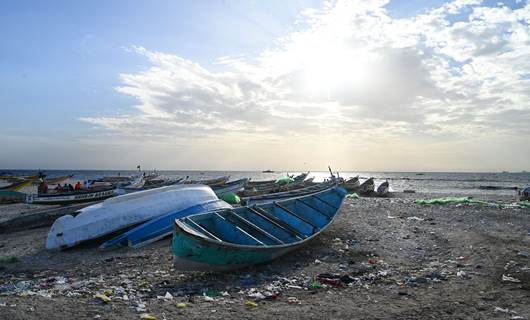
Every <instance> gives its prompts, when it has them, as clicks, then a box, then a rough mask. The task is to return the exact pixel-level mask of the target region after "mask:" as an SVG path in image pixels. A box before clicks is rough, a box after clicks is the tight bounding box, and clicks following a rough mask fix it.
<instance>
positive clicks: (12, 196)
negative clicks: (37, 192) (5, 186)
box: [0, 190, 27, 204]
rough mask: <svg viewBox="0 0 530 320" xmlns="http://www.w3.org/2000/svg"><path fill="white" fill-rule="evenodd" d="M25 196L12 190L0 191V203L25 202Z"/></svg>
mask: <svg viewBox="0 0 530 320" xmlns="http://www.w3.org/2000/svg"><path fill="white" fill-rule="evenodd" d="M26 197H27V195H26V194H25V193H22V192H17V191H13V190H0V203H2V204H4V203H22V202H26Z"/></svg>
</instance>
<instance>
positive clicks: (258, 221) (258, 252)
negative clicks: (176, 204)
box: [172, 187, 347, 271]
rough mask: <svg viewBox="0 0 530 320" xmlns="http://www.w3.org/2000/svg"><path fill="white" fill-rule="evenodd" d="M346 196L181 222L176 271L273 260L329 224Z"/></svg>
mask: <svg viewBox="0 0 530 320" xmlns="http://www.w3.org/2000/svg"><path fill="white" fill-rule="evenodd" d="M346 193H347V192H346V190H344V189H342V188H340V187H334V188H331V189H328V190H325V191H321V192H319V193H316V194H312V195H307V196H303V197H299V198H294V199H289V200H285V201H278V202H273V203H267V204H263V205H255V206H248V207H243V208H237V209H232V210H218V211H215V212H208V213H204V214H197V215H192V216H188V217H186V218H181V219H177V220H176V221H175V230H174V233H173V242H172V252H173V256H174V264H175V267H176V268H177V269H179V270H192V271H222V270H231V269H238V268H243V267H247V266H250V265H254V264H260V263H265V262H268V261H271V260H273V259H275V258H277V257H280V256H282V255H284V254H286V253H287V252H289V251H292V250H295V249H297V248H299V247H301V246H303V245H304V244H305V243H307V242H308V241H310V240H311V239H312V238H314V237H316V236H318V235H319V234H320V233H321V232H323V231H324V230H325V229H326V228H327V227H328V226H329V225H331V223H332V222H333V220H334V218H335V217H336V214H337V212H338V210H339V208H340V206H341V204H342V201H343V199H344V197H345V196H346Z"/></svg>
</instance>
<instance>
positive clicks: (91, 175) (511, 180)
mask: <svg viewBox="0 0 530 320" xmlns="http://www.w3.org/2000/svg"><path fill="white" fill-rule="evenodd" d="M36 171H37V170H7V169H0V174H2V173H11V174H13V175H17V176H24V175H30V174H35V172H36ZM157 172H158V173H159V174H160V175H161V176H162V177H165V178H177V177H182V178H185V177H186V176H189V177H190V179H211V178H217V177H220V176H226V175H227V176H230V179H231V180H235V179H240V178H251V179H252V180H271V179H276V178H280V177H282V176H285V175H286V174H287V173H289V174H299V173H301V172H300V171H290V172H285V171H284V172H274V173H262V172H260V171H157ZM118 173H119V174H121V175H123V176H129V175H135V174H137V173H138V171H135V170H129V171H127V170H77V171H76V170H47V171H46V174H47V175H48V177H50V178H53V177H58V176H63V175H69V174H73V175H74V177H73V178H72V179H71V183H72V182H76V181H83V180H86V179H96V178H100V177H103V176H116V175H118ZM339 175H340V176H341V177H344V178H348V177H353V176H357V175H358V176H359V177H360V179H361V181H363V180H364V179H367V178H369V177H374V178H375V181H376V185H378V184H379V183H381V182H383V181H385V180H387V179H388V181H389V183H390V188H391V190H393V191H403V190H405V189H411V190H415V191H416V192H428V193H452V194H462V195H465V194H496V195H513V194H516V193H517V191H516V190H512V189H511V188H514V187H517V188H521V187H523V186H525V185H529V184H530V173H528V172H518V173H515V172H514V173H500V172H499V173H484V172H481V173H471V172H470V173H456V172H455V173H451V172H424V173H422V172H339ZM309 176H310V177H314V178H315V180H314V181H323V180H324V179H325V178H328V177H329V172H327V171H314V172H310V174H309ZM484 186H490V187H498V188H500V189H497V190H484V189H481V188H480V187H484Z"/></svg>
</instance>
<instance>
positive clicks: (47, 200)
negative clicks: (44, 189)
mask: <svg viewBox="0 0 530 320" xmlns="http://www.w3.org/2000/svg"><path fill="white" fill-rule="evenodd" d="M115 191H116V188H115V187H97V188H90V189H81V190H75V191H69V192H51V193H44V194H42V193H41V194H32V195H28V198H27V202H28V203H33V204H71V203H79V202H89V201H98V200H105V199H107V198H110V197H113V196H115V195H116V194H115Z"/></svg>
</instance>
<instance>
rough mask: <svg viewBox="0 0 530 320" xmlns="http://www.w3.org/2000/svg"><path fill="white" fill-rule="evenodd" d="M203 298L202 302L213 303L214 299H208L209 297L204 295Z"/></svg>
mask: <svg viewBox="0 0 530 320" xmlns="http://www.w3.org/2000/svg"><path fill="white" fill-rule="evenodd" d="M203 298H204V301H208V302H212V301H215V299H214V298H212V297H210V296H207V295H204V296H203Z"/></svg>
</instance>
